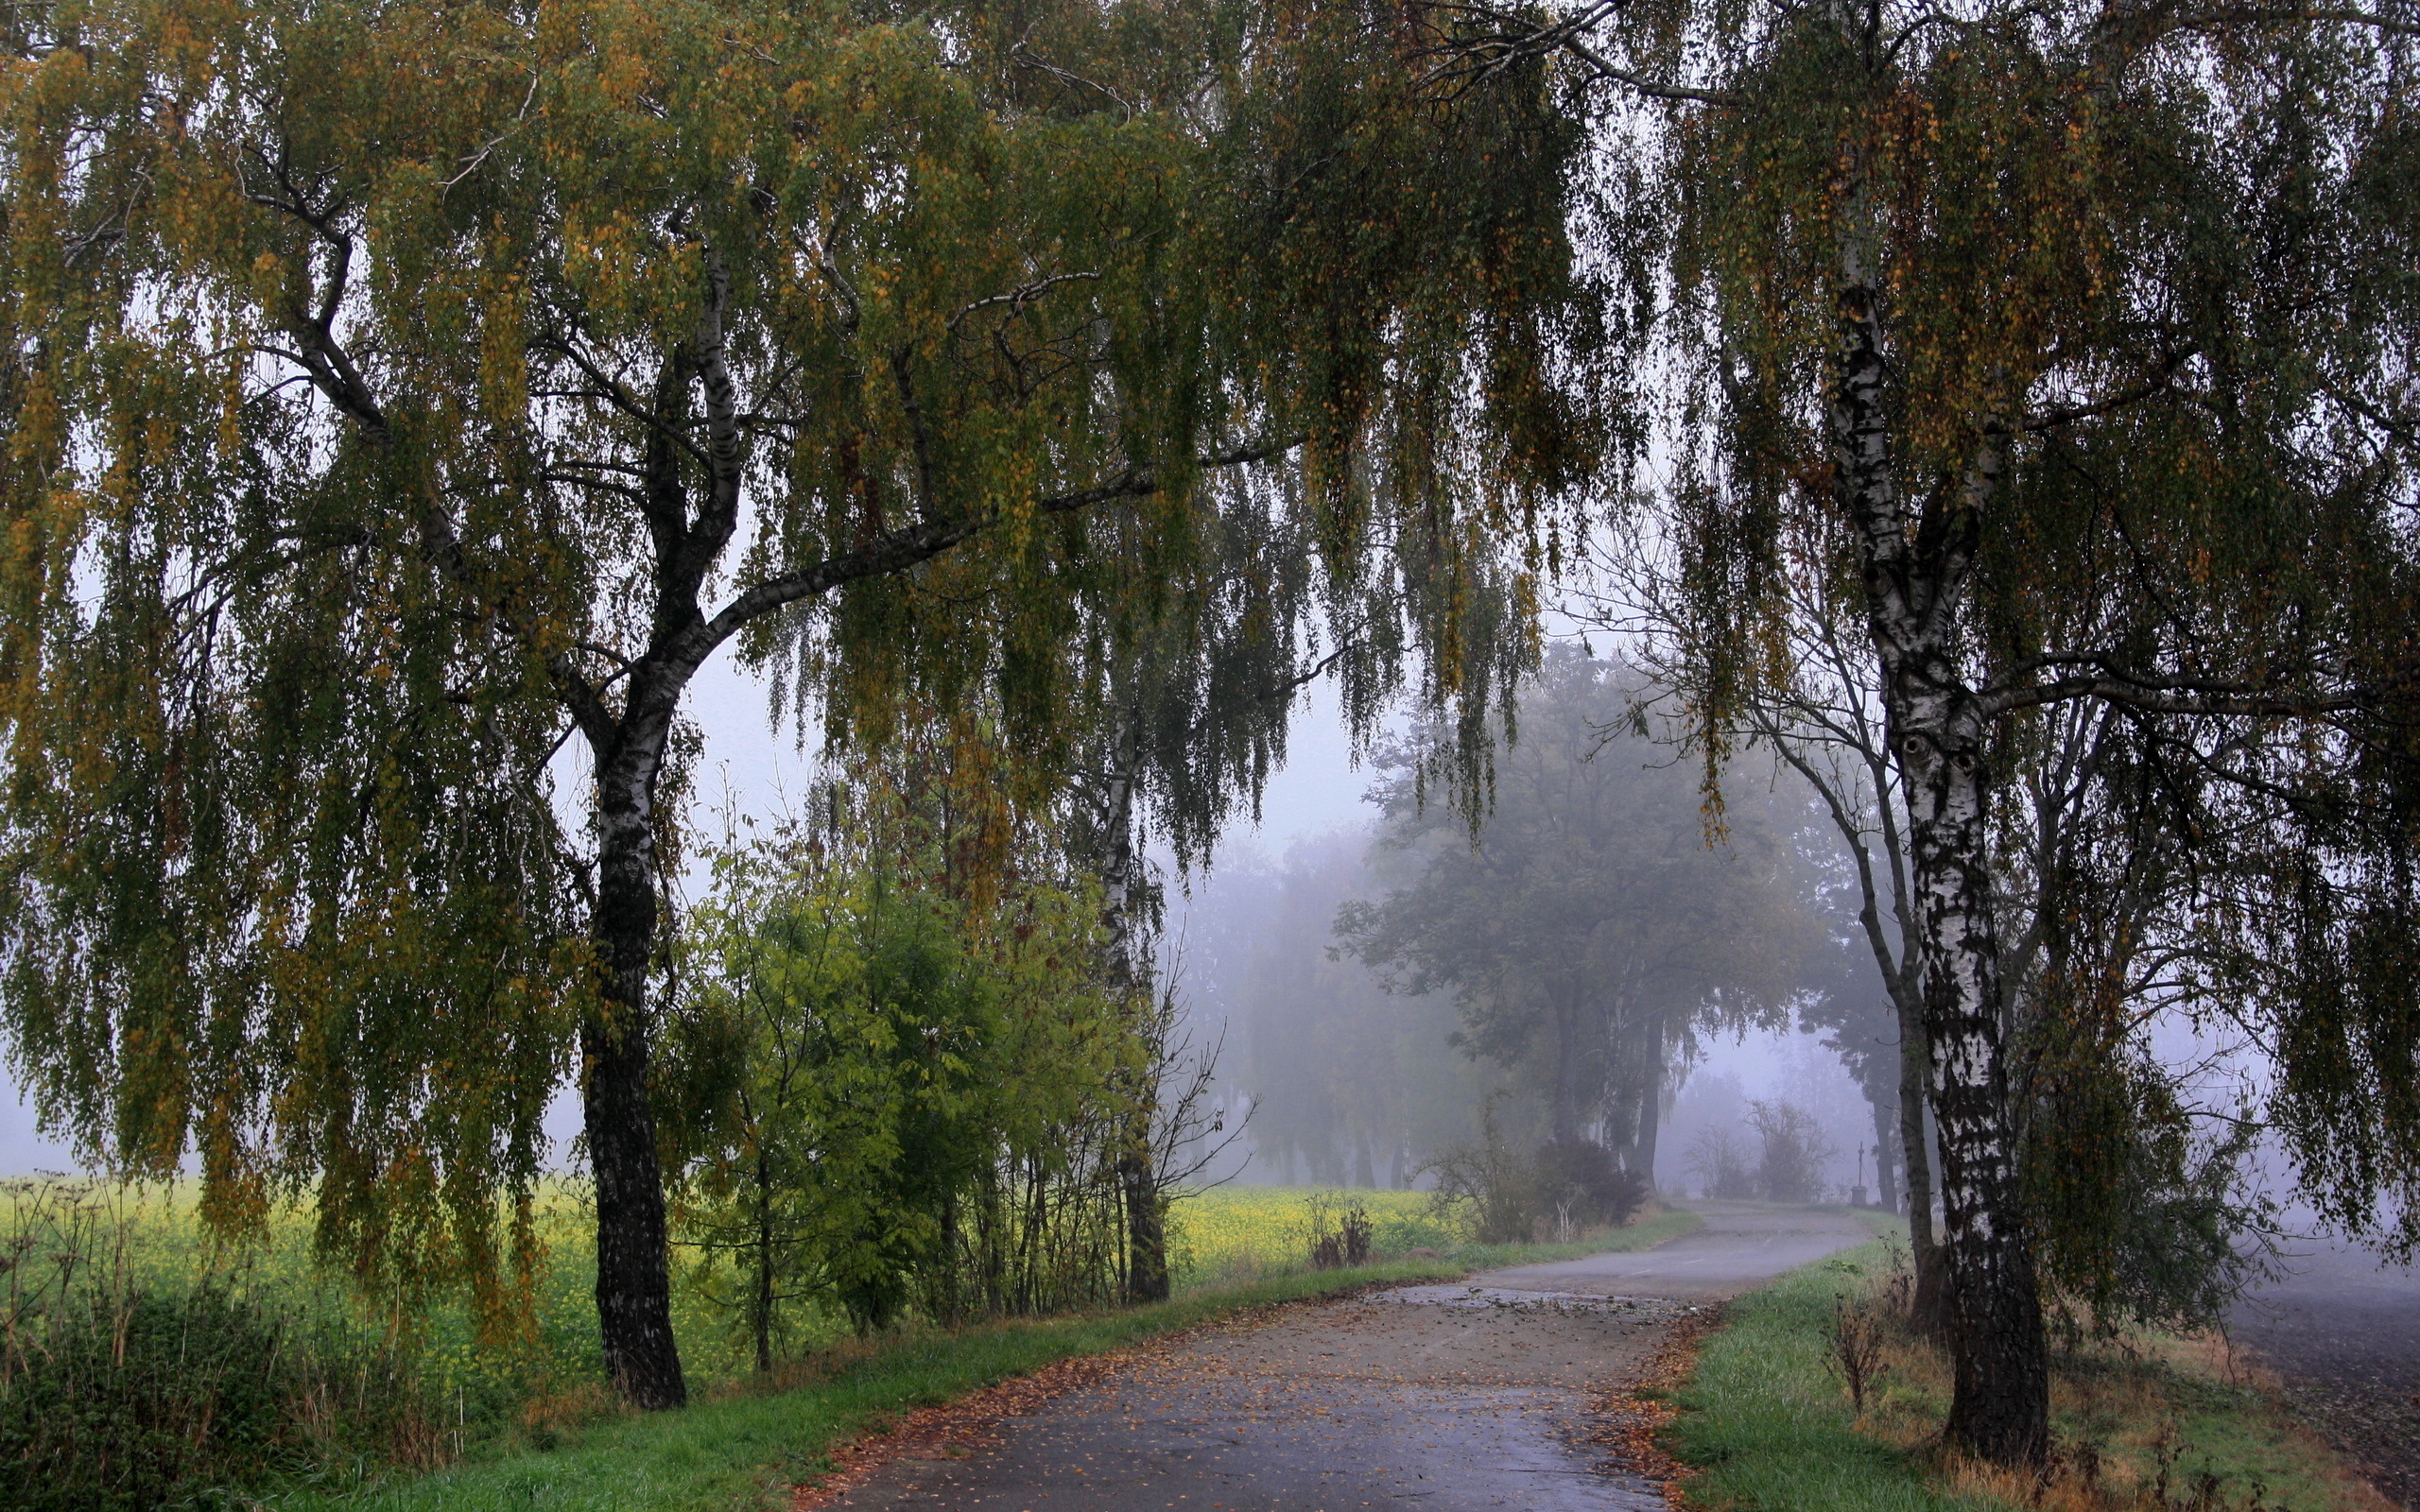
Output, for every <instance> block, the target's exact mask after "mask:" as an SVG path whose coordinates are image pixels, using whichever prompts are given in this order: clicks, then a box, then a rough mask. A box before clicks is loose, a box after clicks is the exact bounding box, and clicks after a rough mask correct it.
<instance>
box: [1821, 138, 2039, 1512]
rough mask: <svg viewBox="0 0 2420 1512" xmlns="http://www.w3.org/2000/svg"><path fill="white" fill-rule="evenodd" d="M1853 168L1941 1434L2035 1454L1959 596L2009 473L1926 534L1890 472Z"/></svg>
mask: <svg viewBox="0 0 2420 1512" xmlns="http://www.w3.org/2000/svg"><path fill="white" fill-rule="evenodd" d="M1844 167H1845V175H1846V194H1845V196H1844V199H1843V204H1842V207H1841V216H1840V224H1841V235H1840V241H1839V252H1840V261H1841V266H1840V283H1839V318H1840V325H1839V331H1840V337H1839V345H1838V348H1837V361H1838V369H1837V371H1836V374H1835V390H1834V395H1833V403H1832V407H1831V415H1830V421H1831V426H1830V428H1831V440H1832V447H1833V459H1834V471H1835V486H1836V488H1837V489H1838V490H1839V493H1840V499H1841V506H1842V508H1843V510H1844V512H1845V513H1846V515H1847V516H1848V518H1849V520H1850V521H1851V523H1852V524H1853V525H1854V526H1855V528H1856V531H1857V536H1858V557H1859V566H1860V569H1861V574H1862V576H1863V578H1864V584H1865V595H1866V609H1867V616H1868V627H1869V629H1870V630H1871V632H1872V634H1873V638H1874V643H1875V648H1876V651H1877V652H1878V653H1879V655H1880V658H1881V662H1882V670H1883V679H1882V685H1883V707H1884V712H1885V715H1886V719H1887V722H1888V728H1889V732H1890V737H1891V749H1892V752H1893V755H1894V757H1895V758H1896V760H1897V763H1898V767H1899V775H1900V784H1901V792H1902V793H1903V794H1904V796H1905V799H1906V803H1907V813H1908V840H1909V851H1910V880H1911V886H1912V890H1913V892H1914V895H1915V915H1916V926H1917V930H1916V933H1917V940H1916V956H1917V961H1918V980H1919V995H1920V998H1921V1002H1922V1005H1923V1011H1924V1028H1925V1038H1926V1043H1927V1049H1928V1050H1929V1053H1930V1073H1931V1078H1930V1079H1931V1091H1932V1104H1933V1116H1934V1119H1935V1122H1936V1123H1937V1124H1938V1125H1939V1127H1940V1133H1941V1180H1942V1194H1943V1198H1944V1202H1943V1208H1944V1219H1945V1228H1946V1229H1947V1233H1946V1235H1945V1241H1946V1245H1945V1247H1946V1250H1947V1257H1948V1267H1947V1269H1948V1280H1949V1304H1950V1305H1949V1320H1950V1329H1949V1341H1950V1354H1951V1359H1952V1361H1953V1364H1954V1371H1955V1377H1956V1388H1955V1395H1954V1397H1953V1400H1952V1401H1951V1404H1950V1413H1949V1422H1948V1426H1947V1431H1946V1433H1947V1438H1948V1441H1949V1442H1950V1443H1951V1444H1952V1445H1953V1446H1956V1447H1958V1448H1962V1449H1964V1450H1967V1451H1968V1452H1973V1453H1975V1454H1978V1455H1979V1456H1981V1457H1982V1458H1984V1459H1986V1460H1990V1461H1993V1462H1994V1463H1997V1464H2005V1465H2038V1464H2041V1463H2043V1461H2044V1460H2045V1458H2046V1457H2047V1455H2048V1452H2049V1361H2048V1340H2047V1338H2046V1337H2045V1335H2044V1332H2043V1327H2042V1311H2041V1297H2040V1296H2039V1295H2038V1293H2037V1291H2036V1289H2035V1282H2034V1276H2033V1263H2032V1255H2031V1249H2030V1247H2029V1246H2028V1242H2027V1239H2026V1233H2025V1226H2024V1216H2023V1213H2022V1211H2021V1210H2020V1208H2019V1207H2018V1204H2017V1191H2016V1159H2015V1157H2016V1150H2015V1143H2014V1130H2013V1128H2012V1126H2011V1122H2010V1118H2009V1108H2008V1096H2007V1076H2006V1071H2005V1068H2004V1067H2003V1066H2002V1064H2001V1058H2000V1007H2001V1004H2000V993H2001V984H2000V978H1999V945H1998V939H1997V933H1996V927H1995V923H1994V919H1993V915H1992V907H1991V902H1992V887H1991V872H1990V850H1989V845H1988V840H1989V836H1988V835H1987V833H1986V824H1987V819H1988V814H1989V804H1988V796H1989V795H1988V790H1987V773H1986V769H1985V764H1984V760H1983V757H1984V750H1983V739H1982V730H1981V728H1980V727H1981V720H1980V715H1979V712H1978V711H1977V709H1976V707H1975V702H1974V698H1973V696H1972V693H1971V691H1970V690H1968V689H1967V688H1966V687H1965V686H1964V684H1963V682H1962V679H1961V678H1960V675H1959V670H1958V639H1957V638H1958V634H1959V629H1960V625H1961V621H1962V615H1961V613H1960V612H1959V610H1960V598H1961V595H1962V593H1963V591H1964V586H1965V576H1966V572H1967V568H1968V565H1969V563H1970V562H1971V560H1972V554H1973V550H1974V541H1975V539H1976V536H1977V533H1978V531H1979V514H1980V511H1981V509H1982V507H1984V506H1985V505H1987V504H1988V503H1989V502H1990V499H1991V495H1992V490H1993V489H1994V487H1995V485H1996V484H1997V458H1996V456H1994V455H1992V453H1991V452H1990V449H1989V447H1988V446H1986V447H1985V448H1984V449H1983V450H1982V451H1981V452H1980V453H1979V457H1978V462H1977V465H1976V467H1975V469H1974V471H1973V472H1972V473H1971V475H1970V476H1969V478H1968V479H1967V480H1966V483H1965V485H1964V490H1963V493H1962V496H1961V497H1960V498H1959V499H1958V500H1956V501H1953V502H1945V503H1943V504H1942V505H1940V506H1938V507H1939V508H1940V509H1941V511H1942V512H1941V514H1940V516H1939V517H1938V518H1935V517H1934V516H1933V515H1932V513H1931V511H1927V518H1925V519H1924V520H1923V521H1922V522H1921V525H1922V528H1921V529H1919V528H1917V526H1918V524H1919V522H1918V521H1917V520H1915V519H1914V518H1911V516H1910V511H1909V509H1908V508H1907V507H1906V505H1905V502H1904V501H1903V500H1902V499H1901V497H1900V495H1899V493H1898V490H1897V488H1896V483H1895V479H1894V477H1893V460H1892V455H1891V436H1890V423H1891V422H1890V410H1889V406H1888V403H1887V397H1886V394H1885V385H1886V383H1887V365H1886V363H1885V360H1884V357H1883V352H1882V335H1881V327H1880V320H1879V317H1878V312H1877V301H1878V298H1879V290H1878V283H1877V279H1876V269H1875V264H1874V261H1873V258H1874V248H1875V245H1876V240H1875V232H1874V224H1873V212H1872V209H1871V206H1870V203H1869V202H1868V200H1867V198H1866V194H1867V191H1866V181H1865V171H1864V163H1863V162H1862V161H1861V160H1860V159H1858V157H1856V156H1855V155H1854V154H1852V155H1851V157H1850V159H1849V161H1848V162H1847V163H1846V164H1845V165H1844Z"/></svg>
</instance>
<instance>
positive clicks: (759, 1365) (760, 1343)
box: [755, 1142, 773, 1376]
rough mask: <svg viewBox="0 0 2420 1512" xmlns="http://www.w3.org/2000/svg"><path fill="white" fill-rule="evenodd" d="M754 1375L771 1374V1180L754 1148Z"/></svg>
mask: <svg viewBox="0 0 2420 1512" xmlns="http://www.w3.org/2000/svg"><path fill="white" fill-rule="evenodd" d="M755 1313H756V1318H755V1322H756V1373H757V1374H758V1375H760V1376H769V1375H771V1374H772V1373H773V1180H772V1172H771V1171H770V1170H769V1168H768V1166H767V1165H766V1161H765V1147H764V1145H763V1143H761V1142H760V1143H758V1145H757V1146H756V1299H755Z"/></svg>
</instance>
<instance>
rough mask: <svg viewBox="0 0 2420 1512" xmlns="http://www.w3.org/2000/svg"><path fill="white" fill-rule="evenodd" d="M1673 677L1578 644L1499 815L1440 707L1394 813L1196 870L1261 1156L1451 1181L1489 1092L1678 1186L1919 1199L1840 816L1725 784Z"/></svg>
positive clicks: (1299, 1173)
mask: <svg viewBox="0 0 2420 1512" xmlns="http://www.w3.org/2000/svg"><path fill="white" fill-rule="evenodd" d="M1658 693H1659V690H1658V689H1657V688H1656V687H1655V686H1654V685H1653V684H1652V683H1651V680H1650V679H1648V678H1647V676H1646V675H1645V674H1643V673H1641V672H1640V671H1638V670H1636V669H1635V668H1633V667H1630V666H1628V665H1626V664H1625V663H1623V662H1619V661H1616V660H1608V659H1604V658H1599V657H1591V656H1589V655H1588V654H1586V652H1585V651H1583V650H1582V649H1581V648H1579V647H1564V648H1560V649H1558V650H1557V651H1556V652H1554V653H1553V654H1551V655H1550V656H1549V657H1548V659H1547V665H1546V668H1545V670H1544V673H1543V676H1542V678H1541V679H1540V680H1539V682H1538V684H1537V685H1536V686H1535V687H1534V688H1533V689H1532V690H1531V691H1530V693H1529V694H1528V695H1527V696H1526V697H1525V698H1524V700H1523V701H1522V703H1521V705H1520V713H1519V722H1518V726H1517V730H1518V739H1517V742H1515V743H1513V744H1512V745H1511V746H1510V747H1508V748H1505V749H1503V750H1501V751H1500V752H1499V754H1498V756H1497V758H1496V765H1495V781H1494V786H1493V790H1492V795H1491V797H1490V799H1489V800H1488V801H1487V802H1486V804H1485V806H1484V807H1483V808H1482V809H1481V811H1480V812H1479V813H1478V816H1477V824H1476V827H1474V825H1473V822H1472V819H1473V816H1472V815H1471V813H1469V812H1468V811H1467V810H1465V809H1463V808H1461V807H1457V806H1455V805H1454V804H1452V803H1450V802H1447V801H1445V800H1444V799H1443V798H1442V797H1441V796H1440V795H1439V793H1438V792H1437V791H1436V790H1435V789H1434V788H1433V787H1430V786H1427V785H1426V784H1425V783H1424V782H1423V781H1422V772H1423V765H1422V764H1423V762H1424V760H1425V759H1426V757H1428V756H1429V755H1430V753H1431V746H1432V745H1433V743H1434V742H1436V741H1437V740H1439V739H1441V738H1443V737H1441V736H1440V735H1439V734H1438V733H1437V732H1436V731H1430V730H1411V731H1408V732H1406V733H1404V734H1403V735H1401V736H1400V737H1399V738H1397V739H1396V740H1395V741H1393V742H1392V744H1389V745H1387V746H1385V747H1381V748H1380V750H1379V751H1378V752H1377V753H1376V755H1375V757H1374V761H1373V762H1372V764H1371V775H1372V782H1371V788H1370V799H1371V800H1372V802H1373V804H1374V807H1375V809H1376V814H1375V816H1374V817H1373V818H1372V819H1371V820H1370V821H1368V822H1365V823H1364V824H1361V825H1358V826H1340V827H1339V828H1336V829H1334V830H1331V831H1328V832H1326V833H1322V834H1319V835H1316V836H1313V837H1310V838H1306V839H1303V840H1300V841H1297V842H1296V843H1295V844H1293V845H1292V846H1290V847H1289V848H1288V850H1287V851H1285V852H1284V853H1283V854H1282V855H1279V856H1273V857H1272V856H1266V855H1263V856H1254V857H1243V858H1237V859H1235V860H1231V861H1229V862H1228V863H1227V864H1226V865H1225V866H1223V867H1222V868H1221V869H1220V870H1219V872H1218V873H1217V874H1215V875H1214V876H1212V877H1210V878H1208V879H1205V880H1204V882H1203V883H1202V885H1200V886H1199V887H1198V888H1197V890H1196V893H1195V896H1194V898H1193V899H1192V902H1191V906H1190V907H1189V909H1188V910H1187V911H1186V914H1185V919H1184V926H1183V929H1182V931H1181V932H1180V934H1179V936H1178V937H1177V939H1176V941H1175V944H1176V949H1177V953H1178V954H1179V956H1180V963H1179V964H1180V975H1181V976H1182V979H1183V980H1184V983H1185V984H1186V988H1187V991H1188V993H1189V995H1190V996H1191V998H1192V1000H1193V1002H1194V1005H1195V1008H1196V1011H1197V1012H1199V1013H1202V1014H1205V1015H1210V1016H1219V1017H1223V1018H1224V1020H1225V1021H1226V1022H1227V1025H1228V1028H1229V1032H1230V1036H1231V1041H1230V1047H1229V1059H1228V1062H1227V1064H1226V1066H1225V1068H1224V1069H1225V1072H1226V1075H1227V1078H1228V1081H1229V1083H1230V1085H1231V1086H1232V1087H1233V1088H1234V1089H1236V1091H1238V1092H1239V1093H1240V1094H1241V1095H1243V1096H1244V1097H1246V1098H1248V1099H1249V1100H1250V1103H1251V1108H1252V1111H1251V1118H1250V1124H1249V1135H1248V1143H1249V1156H1248V1159H1245V1160H1241V1161H1240V1162H1239V1163H1238V1165H1237V1166H1236V1170H1237V1172H1238V1174H1239V1175H1240V1176H1241V1177H1243V1178H1244V1179H1247V1180H1253V1181H1266V1182H1274V1183H1281V1184H1290V1183H1305V1182H1307V1183H1315V1184H1321V1185H1352V1186H1361V1187H1370V1186H1418V1185H1427V1184H1430V1183H1431V1182H1433V1180H1434V1167H1435V1165H1436V1162H1438V1161H1439V1160H1442V1159H1443V1158H1445V1157H1446V1156H1448V1155H1449V1154H1450V1153H1451V1152H1453V1151H1456V1150H1458V1149H1461V1148H1465V1147H1468V1146H1470V1145H1472V1144H1473V1143H1475V1142H1477V1141H1478V1140H1479V1139H1480V1138H1481V1137H1482V1126H1481V1125H1482V1111H1483V1109H1486V1108H1489V1107H1490V1106H1491V1103H1492V1107H1493V1110H1494V1115H1495V1125H1496V1128H1497V1137H1498V1138H1499V1139H1500V1140H1501V1141H1502V1142H1504V1143H1507V1144H1509V1145H1512V1146H1513V1147H1516V1148H1523V1149H1534V1148H1538V1147H1541V1146H1545V1145H1547V1144H1549V1143H1552V1144H1560V1145H1568V1144H1571V1143H1575V1142H1577V1143H1584V1144H1588V1145H1594V1146H1597V1147H1598V1148H1600V1149H1601V1150H1603V1151H1604V1152H1605V1153H1606V1155H1608V1156H1609V1157H1611V1159H1612V1160H1613V1162H1614V1163H1616V1165H1618V1166H1619V1167H1620V1168H1621V1169H1623V1170H1625V1171H1631V1172H1635V1173H1638V1174H1639V1175H1640V1176H1641V1177H1646V1178H1648V1179H1649V1180H1650V1182H1651V1185H1653V1186H1655V1187H1658V1188H1661V1189H1663V1190H1666V1191H1670V1192H1676V1193H1678V1192H1687V1193H1691V1194H1718V1195H1726V1196H1763V1195H1779V1196H1782V1197H1784V1198H1788V1199H1800V1200H1804V1199H1808V1198H1813V1197H1815V1196H1818V1195H1829V1196H1836V1197H1839V1198H1842V1199H1846V1198H1848V1197H1850V1196H1852V1195H1862V1196H1864V1197H1866V1198H1868V1199H1872V1200H1878V1201H1880V1202H1882V1203H1884V1204H1886V1205H1893V1206H1895V1204H1896V1195H1895V1194H1896V1193H1897V1192H1898V1191H1899V1190H1900V1186H1899V1183H1898V1182H1897V1181H1896V1180H1895V1179H1894V1173H1895V1164H1896V1162H1895V1160H1894V1158H1893V1156H1892V1155H1891V1154H1890V1153H1889V1152H1890V1151H1891V1150H1892V1149H1893V1131H1894V1130H1895V1128H1896V1123H1897V1118H1898V1102H1897V1082H1896V1073H1897V1048H1896V1037H1895V1034H1894V1032H1893V1027H1892V1023H1891V1017H1890V1010H1889V1005H1888V1002H1887V1000H1886V999H1885V998H1884V997H1883V994H1882V991H1881V988H1880V986H1879V984H1878V983H1877V982H1876V980H1875V978H1874V975H1873V970H1872V965H1871V962H1870V961H1868V960H1863V959H1860V958H1859V956H1858V954H1857V953H1856V951H1855V950H1853V949H1852V945H1853V943H1854V942H1853V940H1852V938H1851V932H1852V931H1853V930H1854V928H1855V924H1854V919H1853V915H1854V907H1853V905H1851V904H1849V903H1848V902H1847V897H1846V890H1845V889H1846V878H1845V876H1844V875H1843V873H1844V870H1845V868H1844V864H1843V862H1842V860H1841V857H1840V855H1839V851H1838V847H1837V843H1836V842H1835V841H1834V840H1833V839H1832V838H1831V836H1830V834H1829V833H1828V832H1827V831H1826V830H1825V829H1824V827H1823V824H1824V821H1823V818H1822V816H1821V814H1820V813H1819V812H1818V811H1817V810H1816V809H1815V808H1814V807H1813V806H1812V803H1811V799H1810V796H1809V795H1807V794H1806V791H1805V790H1804V788H1803V787H1801V786H1800V785H1799V784H1797V783H1796V782H1794V780H1785V779H1782V778H1776V777H1774V776H1773V774H1772V773H1771V772H1770V771H1763V772H1757V771H1756V770H1755V768H1753V767H1751V766H1748V765H1745V764H1743V765H1741V768H1740V770H1739V771H1738V772H1737V773H1736V774H1734V775H1735V780H1734V781H1732V782H1729V783H1728V784H1727V785H1726V787H1725V788H1724V791H1723V794H1722V799H1721V801H1720V806H1719V807H1710V806H1709V798H1708V795H1707V793H1706V791H1705V788H1704V782H1703V777H1704V773H1703V767H1702V765H1700V764H1698V763H1697V762H1695V761H1694V760H1692V759H1690V758H1688V757H1686V756H1685V755H1683V754H1681V753H1680V752H1678V751H1677V750H1675V749H1674V748H1673V747H1671V746H1670V745H1668V744H1665V743H1663V742H1661V741H1659V740H1658V739H1657V738H1655V736H1656V734H1657V733H1658V731H1657V730H1655V729H1654V728H1653V723H1652V721H1653V714H1652V709H1653V707H1654V705H1655V703H1656V701H1657V695H1658ZM1843 909H1846V910H1847V912H1845V913H1844V912H1843ZM1776 1037H1780V1038H1778V1039H1777V1038H1776ZM1743 1073H1744V1076H1743ZM1776 1142H1778V1143H1776ZM1769 1150H1771V1152H1772V1154H1771V1158H1770V1159H1769V1158H1768V1151H1769ZM1769 1168H1770V1177H1771V1178H1770V1179H1768V1171H1769ZM1859 1187H1863V1188H1865V1189H1866V1190H1865V1191H1864V1192H1863V1193H1861V1194H1859V1193H1857V1192H1856V1191H1855V1190H1854V1189H1856V1188H1859Z"/></svg>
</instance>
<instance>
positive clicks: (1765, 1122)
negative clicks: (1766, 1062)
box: [1748, 1103, 1832, 1202]
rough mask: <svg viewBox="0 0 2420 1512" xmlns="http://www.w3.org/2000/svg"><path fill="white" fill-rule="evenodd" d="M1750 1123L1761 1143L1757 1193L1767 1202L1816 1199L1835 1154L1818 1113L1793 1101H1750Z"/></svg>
mask: <svg viewBox="0 0 2420 1512" xmlns="http://www.w3.org/2000/svg"><path fill="white" fill-rule="evenodd" d="M1748 1125H1749V1127H1751V1128H1753V1129H1755V1131H1756V1143H1757V1146H1758V1148H1757V1161H1756V1188H1757V1191H1756V1194H1757V1195H1758V1196H1760V1197H1763V1198H1764V1199H1765V1200H1766V1201H1767V1202H1812V1201H1814V1200H1815V1197H1816V1194H1817V1193H1818V1191H1819V1190H1820V1189H1821V1187H1822V1185H1823V1176H1824V1161H1825V1160H1829V1159H1831V1156H1832V1148H1831V1146H1830V1145H1828V1144H1825V1143H1824V1133H1823V1129H1822V1126H1821V1125H1818V1124H1817V1123H1816V1122H1815V1115H1813V1114H1812V1113H1809V1112H1808V1111H1806V1109H1805V1108H1800V1107H1798V1106H1797V1105H1796V1104H1794V1103H1750V1104H1749V1105H1748Z"/></svg>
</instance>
